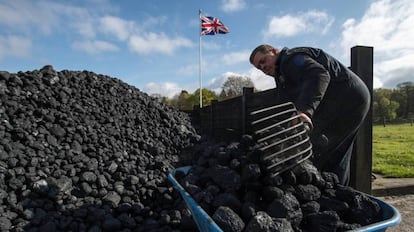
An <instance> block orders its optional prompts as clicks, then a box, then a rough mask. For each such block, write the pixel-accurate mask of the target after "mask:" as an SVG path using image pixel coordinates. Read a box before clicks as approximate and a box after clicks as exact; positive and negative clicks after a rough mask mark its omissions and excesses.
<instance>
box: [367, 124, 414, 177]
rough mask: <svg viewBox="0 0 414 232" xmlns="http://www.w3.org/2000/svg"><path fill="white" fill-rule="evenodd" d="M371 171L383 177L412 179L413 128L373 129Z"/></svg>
mask: <svg viewBox="0 0 414 232" xmlns="http://www.w3.org/2000/svg"><path fill="white" fill-rule="evenodd" d="M372 149H373V157H372V163H373V167H372V171H373V172H374V173H379V174H382V175H384V176H385V177H414V126H411V125H410V124H409V123H406V124H397V125H387V126H386V127H384V126H382V125H375V126H374V127H373V148H372Z"/></svg>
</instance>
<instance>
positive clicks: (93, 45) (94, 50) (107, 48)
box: [72, 40, 119, 54]
mask: <svg viewBox="0 0 414 232" xmlns="http://www.w3.org/2000/svg"><path fill="white" fill-rule="evenodd" d="M72 46H73V47H74V48H76V49H78V50H81V51H85V52H87V53H89V54H99V53H102V52H116V51H119V48H118V47H117V46H116V45H114V44H111V43H108V42H106V41H101V40H93V41H91V40H88V41H75V42H74V43H73V44H72Z"/></svg>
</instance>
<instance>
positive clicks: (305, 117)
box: [292, 111, 313, 131]
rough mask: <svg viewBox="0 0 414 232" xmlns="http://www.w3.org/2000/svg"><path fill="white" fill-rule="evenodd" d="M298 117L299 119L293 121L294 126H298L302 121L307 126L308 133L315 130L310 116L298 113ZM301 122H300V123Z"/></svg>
mask: <svg viewBox="0 0 414 232" xmlns="http://www.w3.org/2000/svg"><path fill="white" fill-rule="evenodd" d="M298 115H299V118H297V119H295V120H292V124H293V125H296V124H298V123H299V122H300V121H302V122H303V124H304V125H305V128H306V130H307V131H311V130H312V129H313V124H312V120H311V119H310V118H309V116H308V115H306V114H305V113H303V112H300V111H298ZM299 120H300V121H299Z"/></svg>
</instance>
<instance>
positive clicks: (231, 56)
mask: <svg viewBox="0 0 414 232" xmlns="http://www.w3.org/2000/svg"><path fill="white" fill-rule="evenodd" d="M249 56H250V51H240V52H231V53H228V54H225V55H224V56H223V58H222V60H223V62H224V64H226V65H232V64H237V63H242V62H248V60H249Z"/></svg>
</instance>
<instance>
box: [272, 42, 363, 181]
mask: <svg viewBox="0 0 414 232" xmlns="http://www.w3.org/2000/svg"><path fill="white" fill-rule="evenodd" d="M275 80H276V87H277V89H278V91H279V93H280V96H281V98H282V99H283V100H287V101H292V102H294V104H295V106H296V108H297V109H298V110H299V111H301V112H303V113H305V114H307V115H308V116H309V117H310V118H311V119H312V123H313V127H314V130H313V132H312V139H313V141H314V146H315V149H314V150H315V151H316V152H318V153H320V155H321V156H322V157H321V158H318V161H317V162H316V163H318V162H319V168H321V169H322V170H324V171H334V172H337V171H336V170H332V169H339V172H341V171H340V170H341V169H343V168H346V169H349V160H350V153H352V147H351V146H352V144H353V140H354V138H355V134H356V132H357V130H358V128H359V127H360V125H361V123H362V122H363V120H364V118H365V116H366V115H367V112H368V109H369V106H370V101H371V96H370V93H369V90H368V88H367V87H366V85H365V84H364V83H363V81H362V80H361V79H360V78H359V77H358V76H357V75H356V74H355V73H353V72H352V71H351V70H350V69H348V68H347V67H345V66H344V65H343V64H342V63H341V62H339V61H338V60H337V59H335V58H334V57H332V56H330V55H329V54H327V53H326V52H324V51H323V50H321V49H318V48H311V47H298V48H292V49H288V48H284V49H282V50H281V51H280V54H279V57H278V59H277V60H276V77H275ZM321 135H325V136H326V137H327V138H328V144H323V143H322V144H323V145H318V144H319V143H318V142H319V141H317V140H318V138H319V137H320V136H321ZM349 149H351V151H349ZM348 156H349V157H348ZM345 164H346V166H347V167H344V165H345ZM338 165H339V166H338ZM348 172H349V171H348ZM337 174H338V173H337ZM339 175H342V173H339ZM346 175H349V173H347V174H346ZM340 178H341V177H340Z"/></svg>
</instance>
